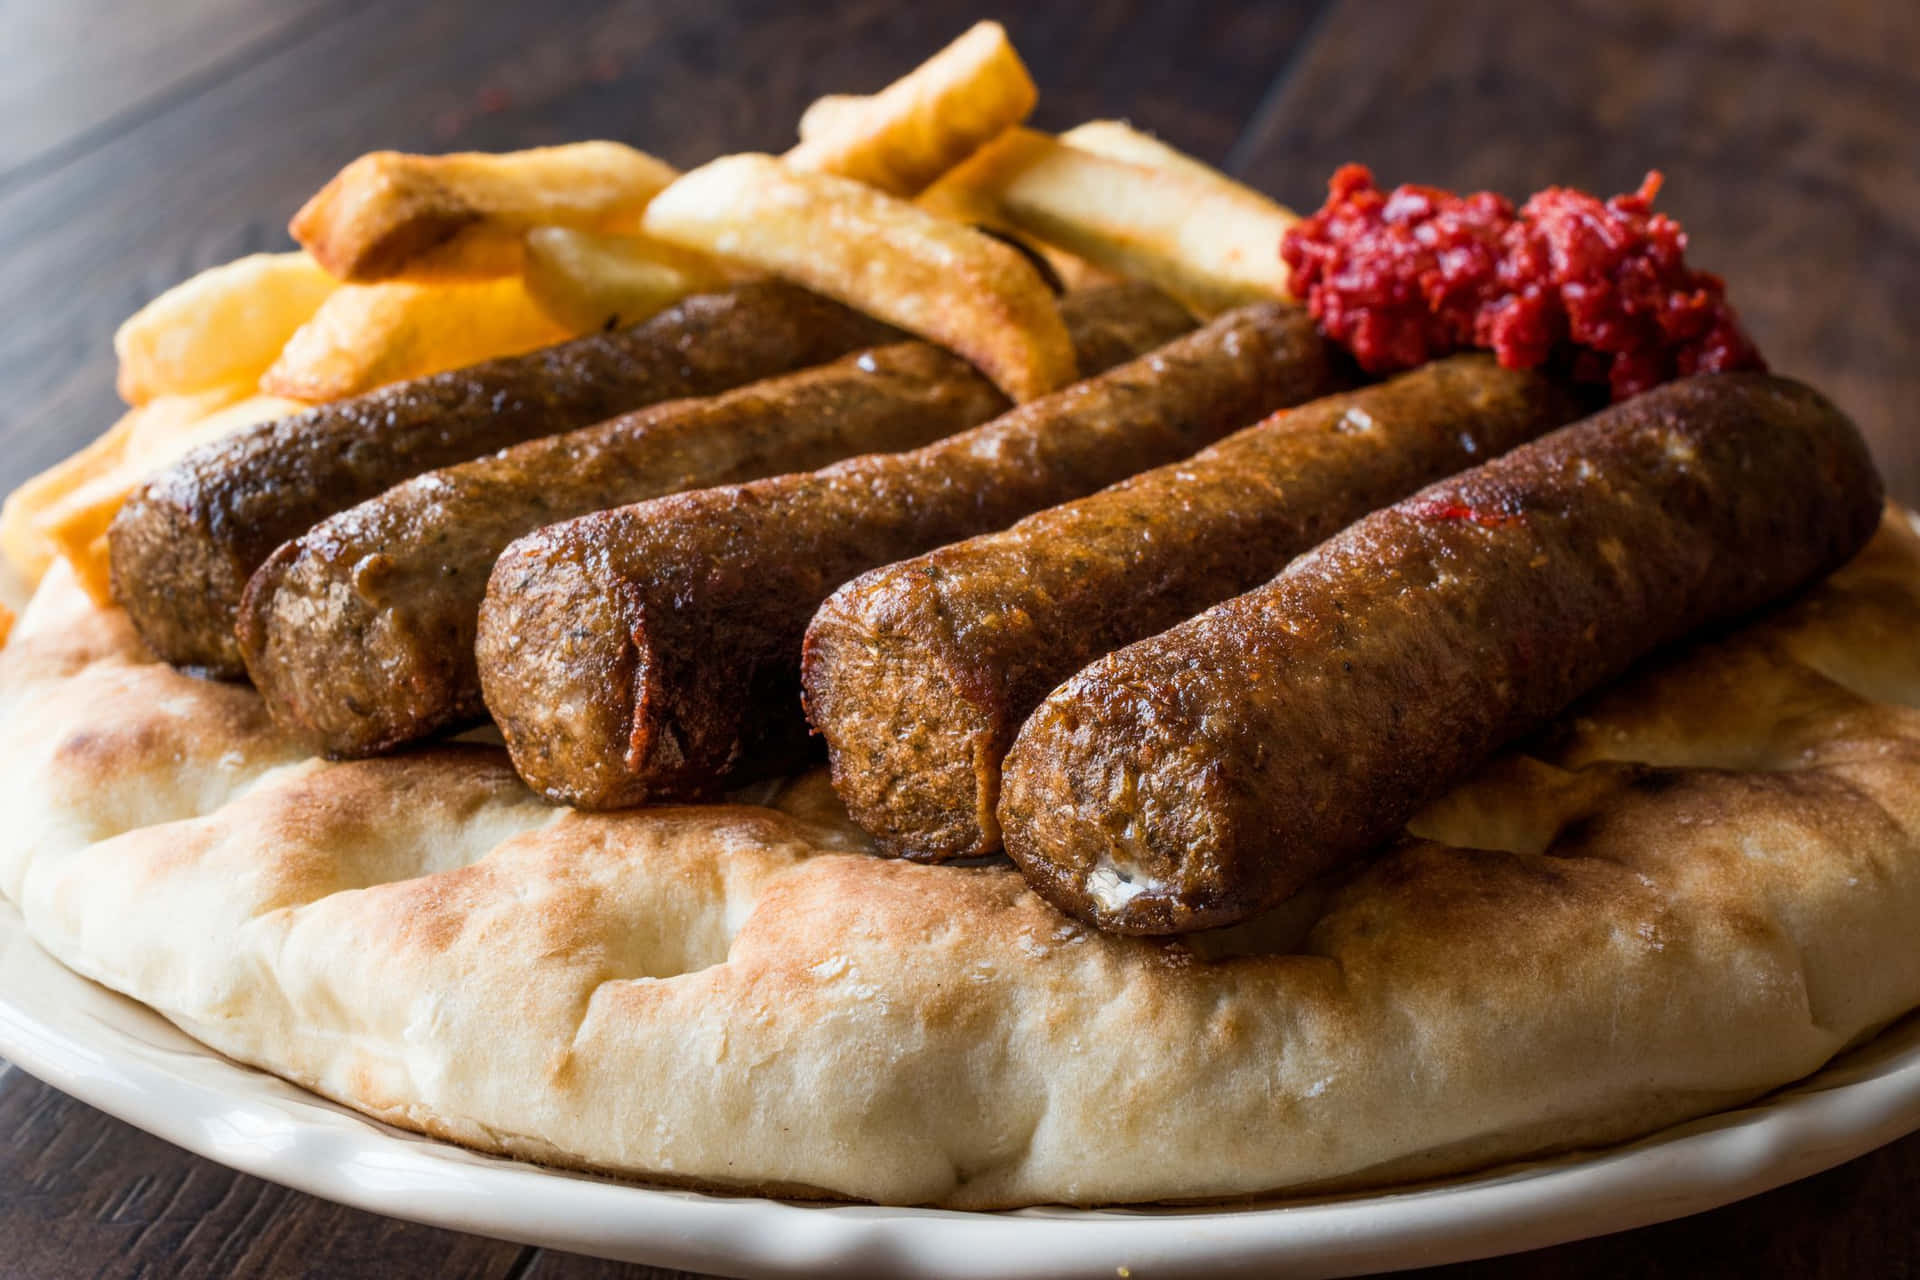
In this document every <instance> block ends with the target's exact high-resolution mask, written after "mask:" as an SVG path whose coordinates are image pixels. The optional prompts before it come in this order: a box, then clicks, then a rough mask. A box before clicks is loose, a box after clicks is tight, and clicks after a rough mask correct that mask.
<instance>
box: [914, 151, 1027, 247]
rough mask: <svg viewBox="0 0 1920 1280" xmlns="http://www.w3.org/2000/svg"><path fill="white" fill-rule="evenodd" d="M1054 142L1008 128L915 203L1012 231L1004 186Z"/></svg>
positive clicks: (958, 218)
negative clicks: (1004, 206)
mask: <svg viewBox="0 0 1920 1280" xmlns="http://www.w3.org/2000/svg"><path fill="white" fill-rule="evenodd" d="M1052 145H1053V139H1052V138H1050V137H1049V136H1047V135H1046V134H1044V133H1039V132H1036V131H1035V130H1033V129H1024V128H1018V127H1016V128H1012V129H1008V130H1007V131H1006V132H1005V133H1002V134H1001V135H1000V136H999V137H997V138H995V139H994V140H993V141H991V142H989V143H987V144H986V145H985V146H983V147H981V148H980V149H979V150H978V151H975V152H974V153H973V154H972V155H971V156H968V157H967V158H966V159H965V160H963V161H961V162H960V163H959V164H957V165H955V166H954V167H953V168H951V169H949V170H948V171H947V172H946V173H944V174H942V175H941V177H940V180H939V181H938V182H936V183H934V184H933V185H932V186H930V187H928V188H927V189H926V190H925V191H923V192H921V193H920V196H919V198H918V199H916V200H915V201H914V203H915V204H917V205H919V206H920V207H921V208H922V209H925V210H926V211H927V212H929V213H937V214H939V215H940V216H941V217H943V218H951V219H953V220H954V221H955V222H966V223H971V224H973V225H975V226H982V227H994V228H996V229H998V230H1003V231H1011V230H1012V229H1013V224H1011V223H1010V222H1008V221H1007V217H1006V215H1005V214H1004V213H1002V212H1001V210H1000V191H1001V188H1003V187H1005V186H1006V185H1007V183H1009V182H1011V181H1012V180H1013V177H1014V175H1015V174H1017V173H1019V172H1020V171H1021V170H1022V169H1024V168H1026V167H1027V166H1028V165H1030V164H1032V163H1033V162H1034V161H1035V160H1037V159H1038V158H1039V157H1040V155H1041V153H1042V152H1043V151H1045V150H1046V149H1047V148H1048V147H1050V146H1052Z"/></svg>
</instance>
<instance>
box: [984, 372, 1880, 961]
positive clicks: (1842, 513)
mask: <svg viewBox="0 0 1920 1280" xmlns="http://www.w3.org/2000/svg"><path fill="white" fill-rule="evenodd" d="M1880 503H1881V485H1880V480H1879V477H1878V475H1877V474H1876V473H1875V471H1874V468H1873V463H1872V461H1871V459H1870V458H1869V457H1868V454H1867V449H1866V446H1865V444H1864V443H1863V442H1862V440H1861V438H1860V435H1859V432H1858V431H1857V430H1856V429H1855V428H1854V426H1853V424H1852V423H1851V422H1850V421H1848V419H1847V418H1846V417H1845V415H1843V414H1842V413H1840V411H1839V410H1837V409H1835V408H1834V407H1833V406H1832V405H1831V404H1829V403H1828V402H1827V401H1826V400H1825V399H1823V398H1822V397H1821V396H1820V395H1818V394H1817V393H1815V392H1813V391H1811V390H1809V389H1807V388H1806V387H1804V386H1801V385H1800V384H1798V383H1795V382H1791V381H1788V380H1786V379H1782V378H1776V377H1770V376H1767V375H1762V374H1719V375H1705V376H1697V377H1693V378H1688V379H1685V380H1683V381H1680V382H1675V383H1670V384H1668V385H1666V386H1664V387H1661V388H1658V389H1656V390H1654V391H1651V392H1648V393H1646V394H1644V395H1641V396H1638V397H1635V398H1633V399H1631V400H1627V401H1625V402H1623V403H1621V404H1618V405H1616V406H1614V407H1613V408H1611V409H1608V410H1606V411H1605V412H1602V413H1600V414H1597V415H1595V416H1594V417H1592V418H1589V419H1586V420H1584V421H1582V422H1580V423H1576V424H1575V425H1573V426H1570V427H1566V428H1563V429H1562V430H1560V431H1557V432H1555V433H1554V434H1552V435H1550V436H1548V437H1546V438H1545V439H1543V440H1540V441H1538V442H1536V443H1534V444H1531V445H1526V446H1523V447H1522V448H1520V449H1517V450H1515V451H1514V452H1513V453H1510V454H1508V455H1507V456H1505V457H1503V458H1500V459H1497V460H1495V461H1493V462H1490V463H1487V464H1486V465H1484V466H1482V467H1479V468H1477V469H1475V470H1473V471H1469V472H1466V473H1465V474H1463V475H1461V476H1458V477H1455V478H1454V479H1451V480H1447V481H1443V482H1441V483H1440V484H1437V485H1434V486H1431V487H1429V488H1427V489H1425V490H1423V491H1422V492H1420V493H1418V494H1416V495H1414V496H1413V497H1410V498H1408V499H1406V500H1405V501H1403V502H1400V503H1399V504H1397V505H1395V506H1392V507H1389V508H1386V509H1384V510H1382V511H1378V512H1375V513H1374V514H1373V515H1370V516H1368V517H1367V518H1366V519H1364V520H1361V521H1360V522H1359V523H1357V524H1354V525H1352V526H1350V527H1349V528H1347V529H1346V530H1344V531H1343V532H1341V533H1340V534H1338V535H1336V536H1335V537H1333V538H1332V539H1330V540H1328V541H1327V542H1325V543H1323V544H1321V545H1320V546H1319V547H1318V548H1316V549H1315V550H1314V551H1312V552H1310V553H1308V554H1307V555H1304V556H1302V557H1301V558H1300V559H1298V560H1296V561H1295V562H1294V563H1293V564H1292V565H1290V566H1288V568H1287V569H1286V571H1285V572H1283V573H1282V574H1280V576H1278V577H1277V578H1275V579H1274V580H1273V581H1272V582H1270V583H1268V584H1267V585H1265V586H1262V587H1259V588H1257V589H1255V590H1253V591H1250V592H1248V593H1246V594H1245V595H1242V596H1238V597H1236V598H1234V599H1232V600H1230V601H1228V602H1226V603H1224V604H1221V605H1218V606H1216V607H1214V608H1212V609H1210V610H1208V611H1207V612H1205V613H1202V614H1200V615H1199V616H1198V617H1196V618H1193V619H1191V620H1189V621H1187V622H1185V623H1182V624H1181V625H1180V626H1177V627H1175V628H1173V629H1172V630H1170V631H1166V632H1163V633H1161V634H1160V635H1157V636H1154V637H1153V638H1151V639H1148V640H1143V641H1140V642H1139V643H1137V644H1134V645H1132V646H1130V647H1128V648H1125V649H1121V650H1119V651H1118V652H1116V653H1113V654H1110V655H1108V656H1107V657H1105V658H1102V659H1101V660H1099V661H1097V662H1095V663H1093V664H1092V665H1091V666H1089V667H1087V668H1086V669H1084V670H1083V671H1081V672H1080V673H1079V674H1078V675H1076V676H1074V677H1073V678H1072V679H1070V680H1069V681H1067V682H1066V683H1065V684H1063V685H1062V686H1061V687H1060V688H1058V689H1057V690H1055V691H1054V692H1053V693H1052V694H1051V695H1050V696H1049V697H1048V698H1047V699H1046V701H1045V702H1043V703H1042V704H1041V706H1040V708H1039V710H1037V711H1036V712H1035V713H1034V714H1033V716H1032V718H1031V719H1029V720H1028V721H1027V723H1026V726H1025V727H1024V728H1023V729H1022V730H1021V731H1020V734H1019V737H1018V738H1017V739H1016V740H1015V742H1014V745H1013V749H1012V751H1011V752H1010V753H1009V754H1008V756H1007V761H1006V769H1005V775H1004V792H1003V795H1002V798H1001V802H1000V813H999V818H1000V823H1001V826H1002V827H1003V828H1004V830H1005V835H1006V848H1007V852H1008V853H1009V854H1011V855H1012V857H1013V859H1014V861H1015V863H1017V864H1018V865H1019V867H1020V869H1021V870H1022V871H1023V872H1024V873H1025V874H1026V876H1027V879H1028V881H1029V882H1030V883H1031V884H1032V885H1033V886H1034V887H1035V889H1037V890H1038V891H1039V892H1040V893H1041V894H1042V895H1043V896H1044V897H1046V898H1047V899H1048V900H1050V901H1051V902H1053V903H1054V904H1055V905H1056V906H1058V907H1060V908H1061V909H1063V910H1065V911H1067V912H1070V913H1071V914H1073V915H1076V916H1078V917H1080V918H1081V919H1083V920H1087V921H1090V922H1092V923H1094V924H1096V925H1098V926H1099V927H1100V928H1103V929H1109V930H1115V931H1118V932H1122V933H1140V934H1167V933H1185V932H1190V931H1193V930H1197V929H1205V928H1210V927H1215V926H1220V925H1227V924H1232V923H1235V922H1237V921H1241V920H1245V919H1247V918H1248V917H1250V916H1252V915H1254V914H1256V913H1258V912H1260V911H1262V910H1264V909H1266V908H1269V907H1272V906H1274V905H1276V904H1278V903H1279V902H1281V901H1282V900H1284V899H1285V898H1287V897H1288V896H1289V895H1291V894H1292V893H1294V892H1295V891H1297V890H1298V889H1300V888H1301V887H1302V886H1303V885H1305V884H1306V883H1307V882H1308V881H1309V880H1310V879H1311V878H1312V877H1314V876H1316V875H1318V874H1320V873H1322V872H1324V871H1327V870H1329V869H1330V868H1333V867H1335V866H1337V865H1339V864H1340V863H1342V862H1344V861H1347V860H1349V859H1352V858H1355V857H1358V856H1359V855H1361V854H1363V853H1365V852H1366V851H1368V850H1370V849H1372V848H1373V847H1375V846H1377V845H1379V844H1380V843H1381V842H1382V841H1384V840H1386V839H1388V838H1389V837H1391V836H1392V835H1393V834H1394V833H1395V832H1396V831H1398V830H1399V829H1400V828H1401V827H1402V826H1403V824H1405V822H1406V821H1407V819H1408V818H1409V817H1410V816H1411V815H1412V814H1413V813H1414V812H1415V811H1416V810H1417V809H1418V808H1419V807H1420V806H1421V805H1422V804H1424V803H1425V802H1426V801H1428V800H1430V799H1433V798H1434V797H1436V796H1438V795H1439V794H1440V793H1441V792H1443V791H1444V790H1446V789H1447V788H1448V787H1450V786H1452V785H1454V784H1456V783H1458V782H1460V781H1461V780H1462V779H1463V778H1464V777H1466V776H1467V775H1468V774H1469V773H1471V771H1472V770H1473V769H1474V768H1475V767H1477V766H1478V765H1479V764H1481V763H1482V762H1483V761H1484V760H1485V759H1486V758H1487V757H1488V756H1489V755H1490V754H1491V753H1492V752H1493V751H1494V750H1495V749H1497V748H1498V747H1500V746H1501V745H1502V744H1505V743H1508V742H1511V741H1513V740H1514V739H1515V738H1518V737H1520V736H1521V735H1523V734H1526V733H1528V732H1530V731H1532V730H1534V729H1537V728H1539V727H1541V726H1542V725H1544V724H1546V723H1547V722H1548V721H1549V720H1550V719H1551V718H1552V717H1553V716H1554V715H1556V714H1557V713H1559V712H1560V711H1562V710H1564V709H1565V708H1566V707H1567V706H1568V705H1569V704H1570V703H1572V702H1573V701H1574V699H1576V698H1578V697H1580V696H1581V695H1582V694H1585V693H1587V692H1588V691H1589V690H1591V689H1593V688H1595V687H1596V686H1597V685H1599V684H1601V683H1602V682H1604V681H1606V680H1609V679H1611V678H1613V677H1615V676H1617V675H1619V674H1620V673H1621V672H1622V671H1624V670H1625V669H1626V668H1627V667H1628V666H1629V665H1631V664H1632V663H1633V662H1635V661H1636V660H1638V659H1640V658H1641V657H1643V656H1645V655H1646V654H1648V653H1650V652H1652V651H1653V650H1655V649H1657V648H1659V647H1660V646H1662V645H1665V644H1668V643H1671V642H1674V641H1677V640H1679V639H1681V638H1682V637H1684V636H1686V635H1688V634H1689V633H1690V632H1693V631H1695V630H1697V629H1699V628H1701V627H1704V626H1708V625H1710V624H1714V623H1719V622H1723V621H1726V620H1730V619H1733V618H1737V617H1739V616H1741V615H1743V614H1746V613H1749V612H1751V611H1753V610H1755V609H1758V608H1760V607H1762V606H1763V605H1766V604H1768V603H1770V602H1772V601H1774V600H1777V599H1779V598H1780V597H1782V596H1784V595H1786V594H1787V593H1789V592H1792V591H1794V590H1796V589H1797V588H1800V587H1802V586H1805V585H1806V584H1807V583H1809V582H1811V581H1813V580H1815V579H1816V578H1819V577H1821V576H1822V575H1824V574H1826V573H1828V572H1830V571H1831V570H1833V569H1834V568H1836V567H1838V566H1839V565H1840V564H1842V563H1844V562H1845V561H1846V560H1847V559H1848V558H1849V557H1850V556H1852V555H1853V554H1854V553H1855V552H1856V551H1858V550H1859V549H1860V548H1861V547H1862V546H1863V545H1864V544H1865V543H1866V541H1867V539H1868V537H1869V536H1870V535H1871V534H1872V533H1873V530H1874V527H1875V525H1876V524H1877V523H1878V520H1879V516H1880Z"/></svg>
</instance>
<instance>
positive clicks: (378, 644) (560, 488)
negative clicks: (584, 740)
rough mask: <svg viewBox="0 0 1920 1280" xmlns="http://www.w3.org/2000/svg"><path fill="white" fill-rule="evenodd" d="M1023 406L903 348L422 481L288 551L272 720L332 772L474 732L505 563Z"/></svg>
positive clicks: (266, 622)
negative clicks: (654, 507) (545, 531)
mask: <svg viewBox="0 0 1920 1280" xmlns="http://www.w3.org/2000/svg"><path fill="white" fill-rule="evenodd" d="M1007 407H1008V402H1007V400H1006V397H1004V396H1002V395H1001V394H1000V393H999V392H998V391H997V390H995V389H994V386H993V384H992V383H990V382H988V381H987V380H986V378H985V377H984V376H982V375H981V374H980V373H979V372H978V371H976V370H975V369H974V368H973V367H972V366H971V365H969V364H967V363H966V362H965V361H964V360H962V359H960V358H959V357H958V356H955V355H952V354H951V353H949V352H946V351H942V350H940V349H939V348H937V347H933V346H929V345H928V344H926V343H921V342H908V343H895V344H893V345H891V346H886V347H879V348H875V349H873V350H869V351H864V352H861V353H859V354H857V355H852V356H847V357H845V358H843V359H840V360H837V361H835V362H833V363H831V364H826V365H820V366H817V367H815V368H812V369H804V370H801V371H800V372H799V373H792V374H788V375H786V376H784V377H779V378H768V379H763V380H761V381H759V382H755V383H750V384H749V385H747V386H745V387H740V388H737V389H736V390H733V391H730V392H725V393H723V394H721V395H718V396H710V397H706V398H703V399H693V400H678V401H671V402H669V403H667V404H663V405H656V406H653V407H651V408H647V409H642V410H638V411H636V412H634V413H630V414H624V415H622V416H620V417H618V418H614V419H612V420H610V421H608V422H603V423H600V424H597V425H595V426H592V427H586V428H583V429H581V430H579V431H574V432H568V433H566V434H563V435H559V436H549V437H546V438H544V439H540V440H531V441H528V442H527V443H526V444H522V445H517V446H515V447H514V448H511V449H506V450H503V451H501V452H500V453H497V454H494V455H493V456H491V457H486V458H479V459H475V460H474V461H472V462H467V463H462V464H461V465H459V466H455V467H447V468H444V469H441V470H438V471H430V472H428V473H426V474H425V475H421V476H416V477H414V478H413V479H412V480H409V481H406V482H405V483H403V484H400V485H397V486H395V487H394V488H392V489H389V490H388V491H387V492H385V493H383V494H381V495H380V496H378V497H376V498H372V499H369V500H368V501H366V502H363V503H361V504H360V505H359V506H357V507H351V508H349V509H348V510H346V511H343V512H341V513H340V514H338V515H335V516H331V517H329V518H328V519H327V520H325V521H323V522H322V523H321V524H319V525H318V526H317V527H315V528H313V529H311V530H309V531H308V532H307V533H305V534H303V535H301V536H300V537H298V538H296V539H294V540H293V541H291V542H287V543H284V544H282V545H281V547H280V549H279V550H278V551H276V552H275V553H274V554H273V555H272V556H271V557H269V558H268V560H267V562H266V564H264V565H262V566H261V567H260V569H259V571H258V572H256V573H255V574H254V575H253V578H252V581H251V582H249V583H248V586H247V591H246V595H245V597H244V598H243V599H242V601H241V606H240V616H239V623H238V627H239V639H240V647H241V651H242V654H243V656H244V657H245V658H246V663H247V674H248V675H249V676H251V677H252V679H253V683H254V686H255V687H256V688H258V689H259V690H260V692H261V693H262V694H263V695H264V696H265V697H266V699H267V706H268V708H269V709H270V710H271V711H272V712H273V715H274V718H275V719H277V720H278V721H280V723H281V724H283V725H285V726H287V727H288V728H289V729H295V730H299V731H302V732H306V733H309V734H311V735H313V738H314V740H315V742H316V743H317V745H318V746H319V748H320V749H321V750H323V751H325V752H326V753H327V754H329V755H332V756H365V755H371V754H374V753H375V752H379V751H385V750H389V749H391V748H393V747H396V746H399V745H401V744H403V743H406V742H411V741H413V740H414V739H416V738H422V737H425V736H427V735H428V734H431V733H434V732H436V731H438V730H440V729H443V728H445V727H447V726H449V725H454V724H460V723H464V722H469V721H473V720H477V719H479V718H480V717H481V716H482V715H484V713H485V710H486V708H485V705H484V704H483V703H482V702H481V699H480V673H479V671H478V669H477V668H476V667H475V665H474V658H473V643H474V630H475V627H476V624H477V620H478V617H479V613H480V602H481V600H482V598H483V597H484V596H485V595H486V589H487V575H488V574H489V573H490V572H492V570H493V562H494V561H495V560H496V559H498V558H499V555H500V553H501V552H502V551H503V550H505V549H506V547H507V545H508V544H509V543H511V542H512V541H513V540H514V539H515V538H518V537H521V536H522V535H524V534H528V533H531V532H533V531H534V530H535V529H538V528H540V527H541V526H542V525H547V524H552V523H554V522H555V521H558V520H566V519H570V518H572V517H574V516H579V515H584V514H586V513H587V512H590V511H599V510H603V509H605V508H608V507H617V506H623V505H625V504H628V503H633V502H639V501H642V500H644V499H647V498H653V497H658V496H660V495H661V494H665V493H672V492H675V491H677V490H681V489H695V488H704V487H705V486H707V485H715V484H729V483H734V482H737V481H742V480H749V479H753V478H755V477H758V476H767V475H775V474H778V473H780V472H784V471H801V470H807V469H809V468H812V467H819V466H825V465H826V464H827V463H829V462H832V461H834V460H836V459H838V458H845V457H848V456H851V455H853V454H860V453H870V452H874V451H877V450H893V449H911V448H913V447H915V446H916V445H922V444H926V443H927V442H928V441H931V440H937V439H939V438H940V437H941V436H945V435H951V434H952V433H953V432H955V431H960V430H963V429H965V428H967V427H970V426H973V425H975V424H976V423H980V422H984V421H986V420H987V419H988V418H991V417H993V416H994V415H995V414H997V413H999V412H1001V411H1002V410H1004V409H1006V408H1007Z"/></svg>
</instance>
